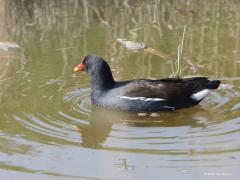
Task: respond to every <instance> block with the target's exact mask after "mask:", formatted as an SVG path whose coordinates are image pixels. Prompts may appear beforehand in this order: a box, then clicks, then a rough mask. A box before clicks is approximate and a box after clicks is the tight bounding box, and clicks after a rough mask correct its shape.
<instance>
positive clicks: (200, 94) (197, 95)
mask: <svg viewBox="0 0 240 180" xmlns="http://www.w3.org/2000/svg"><path fill="white" fill-rule="evenodd" d="M208 93H209V90H208V89H204V90H202V91H199V92H197V93H195V94H192V95H191V96H190V97H191V99H193V100H195V101H200V100H202V99H203V98H205V97H206V96H207V95H208Z"/></svg>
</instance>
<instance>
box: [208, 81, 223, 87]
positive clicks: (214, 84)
mask: <svg viewBox="0 0 240 180" xmlns="http://www.w3.org/2000/svg"><path fill="white" fill-rule="evenodd" d="M220 84H221V81H219V80H212V81H209V82H208V83H207V84H206V88H208V89H217V88H218V87H219V85H220Z"/></svg>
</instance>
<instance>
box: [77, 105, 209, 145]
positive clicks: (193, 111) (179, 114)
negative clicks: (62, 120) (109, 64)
mask: <svg viewBox="0 0 240 180" xmlns="http://www.w3.org/2000/svg"><path fill="white" fill-rule="evenodd" d="M211 120H212V117H211V115H210V113H209V112H208V111H207V110H204V109H202V108H199V107H194V108H190V109H182V110H180V111H175V112H159V113H136V112H125V111H116V110H107V109H103V108H99V107H95V106H94V107H93V109H92V114H91V115H90V116H89V125H88V126H83V127H82V126H81V125H79V126H78V127H77V128H78V131H79V132H80V134H81V138H82V145H83V146H84V147H88V148H102V147H103V143H104V142H105V141H106V139H107V138H108V136H109V134H110V132H111V131H112V127H113V126H114V125H123V126H126V127H159V128H161V127H162V128H164V127H165V128H166V127H182V126H188V127H191V128H198V127H199V128H205V127H206V123H207V122H209V121H211ZM146 131H147V130H146ZM159 131H160V129H159Z"/></svg>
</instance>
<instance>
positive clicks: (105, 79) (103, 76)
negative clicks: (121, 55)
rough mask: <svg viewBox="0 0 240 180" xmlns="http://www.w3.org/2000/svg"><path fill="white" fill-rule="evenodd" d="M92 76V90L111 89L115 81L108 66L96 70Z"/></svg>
mask: <svg viewBox="0 0 240 180" xmlns="http://www.w3.org/2000/svg"><path fill="white" fill-rule="evenodd" d="M90 77H91V86H92V90H96V91H99V90H100V91H101V90H107V89H110V88H111V87H112V86H113V85H114V83H115V81H114V79H113V76H112V72H111V70H110V68H109V67H108V66H107V67H105V68H103V69H102V68H101V69H99V70H96V71H94V74H91V76H90Z"/></svg>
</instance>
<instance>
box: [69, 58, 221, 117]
mask: <svg viewBox="0 0 240 180" xmlns="http://www.w3.org/2000/svg"><path fill="white" fill-rule="evenodd" d="M74 71H75V72H77V71H86V72H87V73H88V75H89V76H90V79H91V80H90V81H91V100H92V103H93V104H96V105H98V106H102V107H106V108H110V109H119V110H128V111H150V112H154V111H173V110H176V109H179V108H186V107H190V106H193V105H196V104H198V103H199V102H200V101H202V100H203V99H204V98H205V97H206V96H207V95H208V93H209V90H211V89H217V88H218V87H219V85H220V83H221V82H220V81H219V80H212V81H210V80H208V78H206V77H191V78H165V79H159V80H150V79H136V80H128V81H114V78H113V76H112V72H111V70H110V67H109V65H108V64H107V62H106V61H105V60H104V59H103V58H102V57H100V56H97V55H87V56H85V57H84V59H83V61H82V63H80V64H79V65H77V66H76V67H75V68H74Z"/></svg>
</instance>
